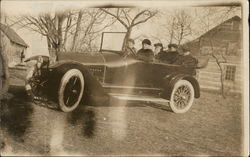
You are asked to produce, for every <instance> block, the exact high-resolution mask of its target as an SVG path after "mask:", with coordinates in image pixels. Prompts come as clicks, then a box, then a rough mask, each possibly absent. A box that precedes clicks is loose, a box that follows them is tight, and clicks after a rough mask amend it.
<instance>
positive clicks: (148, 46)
mask: <svg viewBox="0 0 250 157" xmlns="http://www.w3.org/2000/svg"><path fill="white" fill-rule="evenodd" d="M142 46H143V49H150V48H151V45H148V44H143V45H142Z"/></svg>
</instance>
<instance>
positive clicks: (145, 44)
mask: <svg viewBox="0 0 250 157" xmlns="http://www.w3.org/2000/svg"><path fill="white" fill-rule="evenodd" d="M137 58H138V59H140V60H143V61H146V62H150V61H153V59H154V52H153V51H152V50H151V41H150V40H148V39H144V40H143V41H142V48H141V49H140V50H139V51H138V52H137Z"/></svg>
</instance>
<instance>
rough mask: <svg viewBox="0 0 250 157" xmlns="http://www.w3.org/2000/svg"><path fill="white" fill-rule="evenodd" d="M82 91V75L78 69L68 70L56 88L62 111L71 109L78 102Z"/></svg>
mask: <svg viewBox="0 0 250 157" xmlns="http://www.w3.org/2000/svg"><path fill="white" fill-rule="evenodd" d="M83 91H84V77H83V75H82V73H81V71H79V70H78V69H70V70H68V71H67V72H66V73H65V74H64V75H63V77H62V79H61V83H60V86H59V90H58V104H59V108H60V109H61V110H62V111H63V112H71V111H73V110H74V109H75V108H76V107H77V106H78V105H79V103H80V101H81V99H82V96H83Z"/></svg>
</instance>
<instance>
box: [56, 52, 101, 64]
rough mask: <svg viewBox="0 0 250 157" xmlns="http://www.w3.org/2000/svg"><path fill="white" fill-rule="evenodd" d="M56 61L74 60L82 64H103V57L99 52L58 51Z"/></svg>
mask: <svg viewBox="0 0 250 157" xmlns="http://www.w3.org/2000/svg"><path fill="white" fill-rule="evenodd" d="M58 61H76V62H79V63H83V64H100V65H103V64H104V62H105V59H104V57H103V55H102V54H101V53H60V54H59V55H58Z"/></svg>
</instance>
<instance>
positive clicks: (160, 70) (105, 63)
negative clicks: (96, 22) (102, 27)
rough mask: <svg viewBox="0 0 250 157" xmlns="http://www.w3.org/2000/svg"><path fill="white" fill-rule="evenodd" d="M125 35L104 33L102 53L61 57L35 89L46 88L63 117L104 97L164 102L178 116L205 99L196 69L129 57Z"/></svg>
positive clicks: (44, 73)
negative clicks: (124, 53) (195, 102)
mask: <svg viewBox="0 0 250 157" xmlns="http://www.w3.org/2000/svg"><path fill="white" fill-rule="evenodd" d="M123 35H124V33H111V32H104V33H103V34H102V40H101V48H100V51H99V52H98V53H60V54H59V56H58V62H56V63H55V64H51V65H49V66H45V67H43V68H42V75H41V76H40V77H39V83H40V85H39V86H40V87H39V86H38V85H37V84H36V85H35V86H36V87H34V89H36V90H37V88H38V87H39V88H42V90H43V93H45V94H46V95H47V96H49V97H50V98H51V99H54V100H55V101H56V102H57V104H58V108H59V109H60V110H62V111H63V112H70V111H73V110H74V109H76V108H77V106H79V104H81V102H84V101H88V100H89V99H88V98H90V97H91V98H97V97H100V96H108V97H109V96H113V97H118V98H124V99H127V100H130V99H132V100H142V101H143V100H144V101H147V100H150V101H154V100H163V101H165V102H166V103H168V104H169V106H170V108H171V110H172V111H173V112H175V113H184V112H186V111H188V110H189V109H190V107H191V106H192V103H193V101H194V98H199V97H200V88H199V83H198V81H197V80H196V78H195V74H196V68H197V67H184V66H180V65H172V64H165V63H161V62H158V61H153V62H145V61H142V60H138V59H136V58H134V57H124V55H122V54H123V52H122V51H121V47H122V44H123V37H124V36H123Z"/></svg>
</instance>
